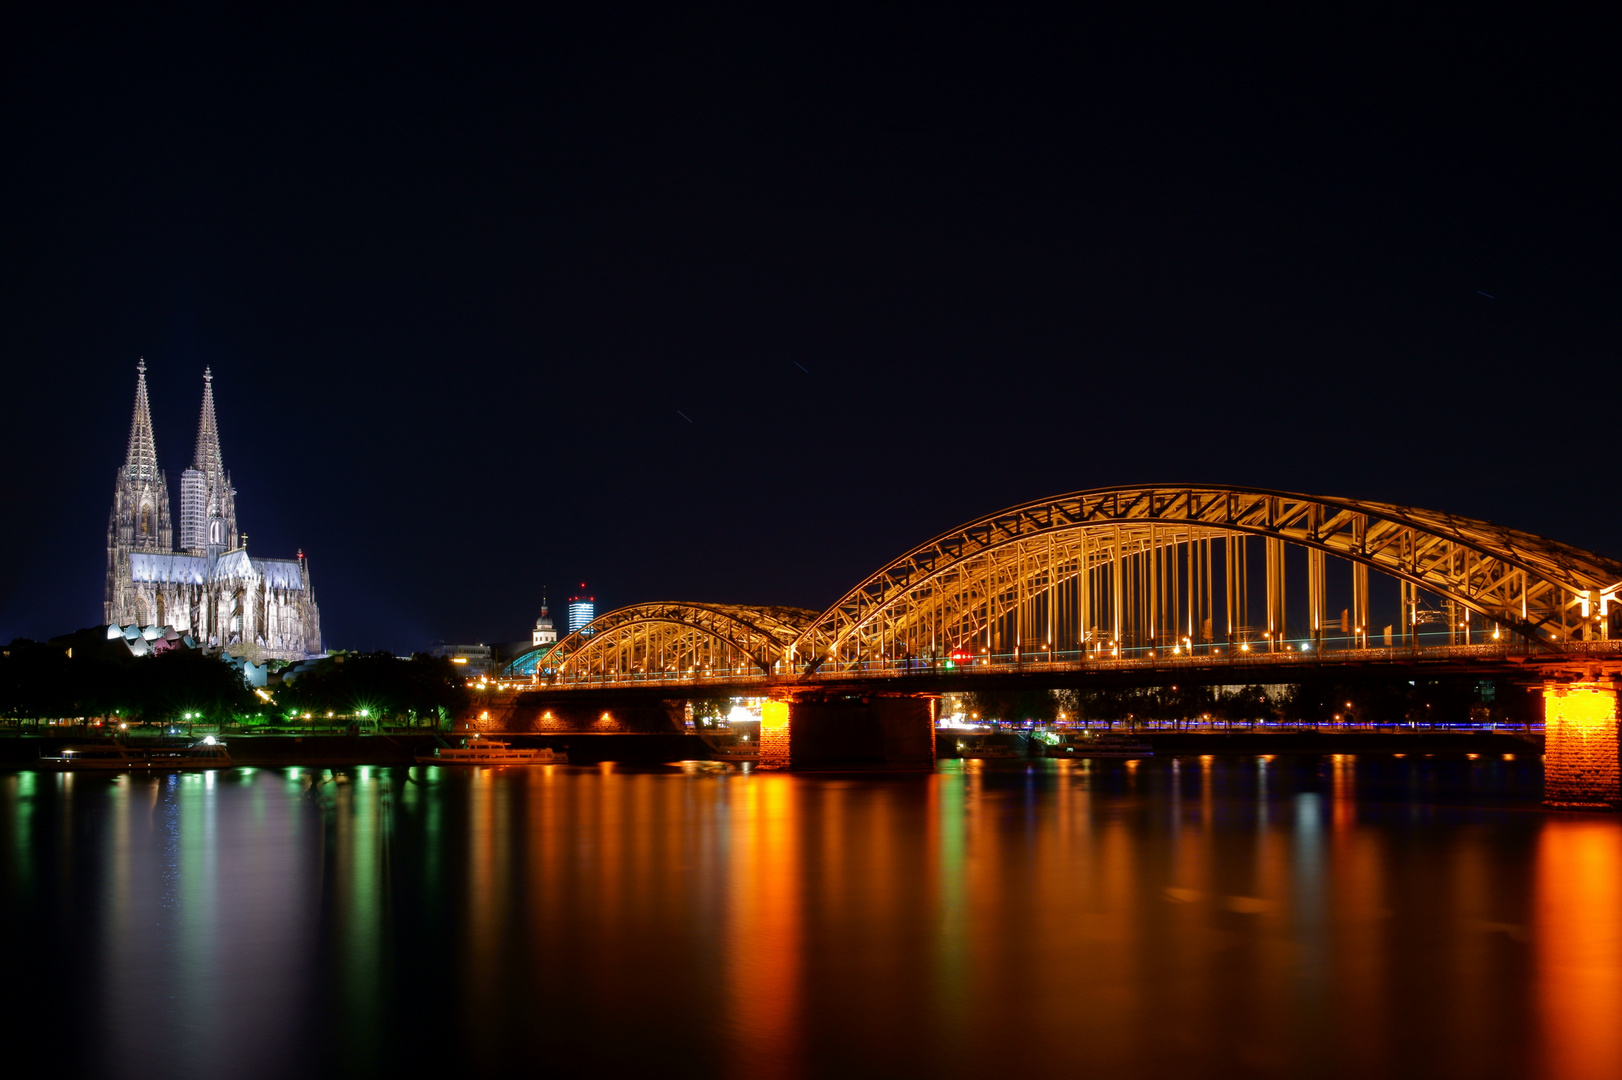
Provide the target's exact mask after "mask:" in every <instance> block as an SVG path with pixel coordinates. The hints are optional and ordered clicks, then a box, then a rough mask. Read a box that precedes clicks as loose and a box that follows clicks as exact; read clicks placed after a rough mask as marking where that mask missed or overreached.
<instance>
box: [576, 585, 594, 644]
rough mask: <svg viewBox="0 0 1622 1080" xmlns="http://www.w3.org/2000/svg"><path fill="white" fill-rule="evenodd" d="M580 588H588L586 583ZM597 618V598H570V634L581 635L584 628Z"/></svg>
mask: <svg viewBox="0 0 1622 1080" xmlns="http://www.w3.org/2000/svg"><path fill="white" fill-rule="evenodd" d="M580 587H581V588H582V589H584V588H585V587H586V583H585V582H583V581H582V582H581V583H580ZM596 617H597V598H596V597H595V596H571V597H569V633H571V634H575V633H579V632H580V630H581V628H582V627H586V626H590V625H591V620H593V619H595V618H596Z"/></svg>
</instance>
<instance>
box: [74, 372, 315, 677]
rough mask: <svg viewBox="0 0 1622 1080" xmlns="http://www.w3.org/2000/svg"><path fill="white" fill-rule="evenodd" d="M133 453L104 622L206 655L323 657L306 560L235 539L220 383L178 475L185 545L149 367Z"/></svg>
mask: <svg viewBox="0 0 1622 1080" xmlns="http://www.w3.org/2000/svg"><path fill="white" fill-rule="evenodd" d="M135 370H136V381H135V419H134V420H133V421H132V422H131V424H130V442H129V452H128V453H127V454H126V455H125V459H124V467H123V468H122V469H120V470H118V479H117V481H116V482H115V485H114V488H113V512H112V516H111V517H110V518H109V520H108V522H107V605H106V621H107V622H108V623H109V624H117V625H119V626H131V625H133V626H139V627H149V626H163V627H172V628H173V629H174V630H176V631H178V632H180V633H183V634H187V635H189V636H191V637H192V638H193V639H194V640H195V641H196V642H197V643H198V644H199V645H207V646H212V647H216V648H222V649H225V650H227V651H229V652H231V653H233V654H237V655H250V656H252V657H253V658H254V659H256V660H259V659H283V660H302V659H304V658H305V657H306V656H313V655H316V654H318V653H320V652H321V613H320V610H319V609H318V608H317V607H316V606H315V596H314V594H313V593H312V592H311V590H310V570H309V566H308V564H307V563H306V561H305V558H304V553H303V552H302V551H301V552H299V553H298V555H297V556H296V557H294V558H291V559H263V558H258V557H256V556H250V555H249V554H248V537H247V534H245V533H244V534H240V535H239V534H238V532H237V511H236V498H235V497H236V491H235V490H234V489H233V488H232V487H231V474H230V473H228V472H226V471H225V463H224V461H223V459H222V458H221V456H220V433H219V429H218V427H217V426H216V425H215V421H214V383H213V374H212V372H210V371H204V372H203V415H202V419H201V420H200V421H199V422H198V425H197V452H196V454H195V455H194V456H193V458H192V463H191V468H189V469H187V470H186V471H185V472H183V473H181V474H180V545H179V549H178V550H177V549H176V548H175V545H174V520H173V518H172V516H171V515H170V513H169V482H168V480H167V479H166V478H165V476H164V474H163V471H162V470H161V469H159V468H158V452H157V446H156V443H155V442H154V440H153V436H152V413H151V410H150V409H149V408H148V406H147V397H146V361H144V360H143V361H141V363H139V364H137V365H136V368H135Z"/></svg>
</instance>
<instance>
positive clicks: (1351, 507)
mask: <svg viewBox="0 0 1622 1080" xmlns="http://www.w3.org/2000/svg"><path fill="white" fill-rule="evenodd" d="M1254 539H1259V540H1260V547H1261V549H1262V550H1261V552H1260V555H1261V558H1259V559H1258V560H1256V561H1257V562H1259V563H1260V566H1259V567H1258V569H1260V570H1261V573H1262V576H1263V578H1264V581H1263V594H1264V599H1263V604H1262V607H1261V609H1260V610H1259V611H1257V612H1256V613H1255V615H1256V616H1259V617H1258V618H1255V619H1253V616H1252V612H1251V610H1250V608H1251V593H1250V581H1249V579H1250V575H1251V572H1252V570H1251V564H1252V558H1251V550H1252V547H1251V543H1252V541H1253V540H1254ZM1289 547H1300V548H1305V549H1306V560H1305V561H1306V564H1307V579H1308V580H1307V599H1308V607H1309V615H1308V622H1309V626H1308V627H1307V631H1308V634H1309V635H1313V636H1317V635H1321V634H1323V633H1324V631H1325V629H1326V624H1327V623H1328V621H1329V613H1328V612H1327V611H1326V610H1325V607H1326V597H1327V587H1326V575H1327V573H1328V561H1327V559H1326V556H1328V555H1335V556H1338V557H1340V558H1342V559H1345V560H1347V561H1348V562H1349V563H1350V564H1351V567H1350V570H1351V585H1352V605H1351V609H1350V610H1349V619H1348V622H1349V625H1348V626H1347V627H1346V632H1347V635H1348V636H1349V637H1351V638H1353V639H1354V640H1355V641H1356V642H1357V643H1359V644H1361V645H1364V646H1367V645H1368V644H1369V641H1368V637H1369V632H1370V628H1369V626H1368V570H1369V569H1371V568H1372V569H1376V570H1379V571H1381V572H1382V573H1384V574H1387V575H1389V576H1391V577H1394V578H1396V579H1397V580H1398V582H1400V586H1401V600H1402V605H1403V609H1402V610H1403V618H1402V626H1401V627H1400V628H1399V629H1398V633H1399V634H1400V635H1402V637H1403V639H1404V641H1406V642H1408V643H1410V644H1411V643H1413V641H1414V638H1413V634H1414V633H1415V630H1414V628H1415V627H1416V626H1417V625H1418V624H1419V623H1421V622H1425V621H1428V620H1431V619H1436V620H1437V621H1441V620H1442V619H1445V621H1447V623H1448V626H1449V631H1450V642H1454V643H1462V644H1468V643H1469V641H1470V638H1471V635H1472V634H1473V633H1481V634H1486V633H1489V632H1493V633H1502V632H1506V631H1507V632H1510V633H1514V634H1518V635H1521V636H1522V637H1525V638H1527V639H1530V640H1536V641H1539V642H1557V643H1560V642H1570V641H1578V640H1585V639H1595V638H1604V637H1608V636H1609V634H1610V625H1609V624H1610V619H1609V617H1608V616H1609V612H1610V609H1611V608H1612V607H1613V606H1614V605H1615V604H1616V603H1618V602H1622V598H1619V596H1618V593H1619V590H1622V563H1618V562H1615V561H1613V560H1611V559H1607V558H1604V557H1602V556H1599V555H1596V554H1594V553H1592V552H1588V551H1583V550H1581V549H1579V548H1575V547H1572V546H1570V545H1568V544H1562V543H1559V542H1558V541H1554V540H1548V539H1545V538H1543V537H1539V536H1534V535H1532V534H1530V533H1524V532H1520V531H1518V530H1514V529H1507V528H1504V527H1502V526H1499V525H1493V524H1490V523H1488V522H1483V521H1474V520H1471V519H1469V518H1462V517H1457V516H1454V515H1451V514H1443V513H1438V512H1436V511H1430V510H1421V509H1416V508H1413V507H1405V506H1396V505H1392V504H1387V503H1376V502H1365V501H1361V500H1354V499H1338V498H1324V497H1318V496H1308V495H1296V494H1290V493H1288V492H1280V491H1268V490H1264V489H1257V488H1216V487H1115V488H1102V489H1098V490H1094V491H1084V492H1077V493H1074V494H1070V495H1063V496H1060V497H1058V498H1054V499H1044V500H1039V501H1036V502H1031V503H1026V504H1024V505H1022V506H1016V507H1012V508H1010V509H1008V510H1004V511H1001V512H999V513H997V514H992V515H990V516H988V517H985V518H981V519H980V520H978V521H974V522H970V523H969V524H967V525H964V526H962V527H960V528H958V529H954V530H952V531H951V532H948V533H945V534H943V535H941V536H938V537H936V538H935V539H933V540H931V541H929V542H928V543H926V544H922V545H920V546H919V547H917V548H914V549H913V550H912V551H910V552H908V553H907V554H905V555H903V556H902V557H901V558H899V559H897V560H895V561H894V562H892V563H890V564H888V565H887V566H885V567H884V568H882V569H881V570H879V571H878V572H877V573H875V574H873V575H871V576H869V577H868V578H867V579H866V580H865V581H863V582H861V583H860V584H859V585H857V586H856V587H855V588H854V589H852V590H851V591H850V592H848V593H846V594H845V596H844V597H842V598H841V599H840V600H839V602H838V603H836V604H834V605H833V606H832V607H831V608H829V609H828V610H827V611H826V612H824V613H823V614H822V615H821V616H820V617H819V618H818V619H817V620H816V621H815V622H814V623H813V624H811V625H810V626H809V627H807V628H806V629H805V631H804V632H803V633H802V634H801V635H800V637H799V638H798V639H797V640H796V641H795V642H794V645H793V647H792V650H791V654H792V657H793V658H794V660H795V661H796V663H797V665H799V666H802V667H803V668H804V669H806V670H815V669H817V668H818V667H821V666H822V665H823V664H825V663H828V662H829V661H830V660H831V661H833V662H834V663H835V664H836V666H843V665H845V664H853V663H864V662H868V661H872V660H889V661H893V660H895V659H896V658H899V657H904V656H917V657H929V656H936V657H939V656H944V655H946V654H948V653H949V652H951V651H954V650H963V649H967V650H968V651H969V652H971V653H976V654H978V653H982V652H985V653H992V654H1004V655H1006V654H1009V653H1012V654H1014V655H1015V656H1019V655H1021V654H1024V655H1027V656H1029V655H1031V654H1032V653H1038V652H1041V651H1044V650H1048V651H1051V650H1060V649H1062V650H1064V651H1067V652H1071V653H1075V652H1078V651H1079V652H1081V653H1082V654H1087V653H1097V654H1101V655H1105V656H1107V655H1110V654H1111V650H1115V649H1121V648H1126V647H1143V646H1145V645H1147V646H1149V647H1151V648H1153V647H1164V648H1167V649H1172V650H1177V649H1183V648H1192V647H1194V646H1195V645H1196V644H1197V643H1210V642H1227V643H1236V642H1239V641H1243V642H1245V647H1246V648H1249V647H1250V643H1251V642H1252V641H1254V642H1255V643H1256V644H1257V645H1258V647H1261V648H1263V649H1273V648H1282V647H1284V646H1283V639H1284V637H1285V633H1286V627H1285V624H1284V619H1285V582H1286V574H1285V563H1286V549H1287V548H1289ZM1218 581H1220V582H1221V601H1222V602H1221V604H1220V605H1219V604H1218V603H1217V589H1216V586H1217V582H1218ZM1421 591H1423V592H1425V593H1428V594H1431V595H1432V596H1434V597H1436V598H1438V600H1439V601H1440V602H1441V603H1442V604H1443V605H1444V606H1445V608H1446V611H1445V612H1443V613H1441V614H1440V615H1438V614H1437V613H1436V612H1433V611H1430V610H1428V609H1426V608H1425V607H1424V606H1423V602H1422V599H1421ZM1472 615H1473V616H1474V619H1472ZM1337 618H1338V617H1337ZM1387 644H1390V642H1387Z"/></svg>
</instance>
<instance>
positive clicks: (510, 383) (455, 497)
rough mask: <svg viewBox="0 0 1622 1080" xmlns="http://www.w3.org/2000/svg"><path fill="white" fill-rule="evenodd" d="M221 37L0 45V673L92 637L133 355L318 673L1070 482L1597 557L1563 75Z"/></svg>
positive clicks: (352, 24)
mask: <svg viewBox="0 0 1622 1080" xmlns="http://www.w3.org/2000/svg"><path fill="white" fill-rule="evenodd" d="M561 7H562V5H540V6H539V7H538V10H542V11H546V12H548V13H550V12H554V11H557V10H559V9H560V8H561ZM1077 7H1078V8H1079V6H1077ZM263 10H264V21H262V22H253V21H248V20H244V19H240V18H238V17H235V16H226V15H224V14H223V13H222V12H223V9H210V10H208V11H206V12H203V13H193V14H185V15H176V16H174V17H173V18H172V19H169V20H168V21H165V18H159V17H158V16H156V15H155V14H153V13H152V12H149V11H145V10H139V9H136V8H124V9H121V10H118V11H116V12H111V13H102V14H100V15H92V14H91V13H89V12H88V11H78V10H75V11H72V12H67V13H65V14H60V15H59V16H58V17H60V18H62V19H64V20H68V21H63V22H58V23H52V24H49V25H47V24H43V23H35V24H21V23H16V22H13V23H12V24H11V25H10V28H9V30H8V33H7V34H6V35H5V37H6V39H7V40H6V42H5V44H4V45H3V46H0V48H3V49H4V57H5V67H6V72H5V76H4V78H5V79H6V84H7V89H6V95H5V107H4V126H5V130H4V139H5V142H4V145H5V147H6V151H5V154H4V160H5V168H4V169H3V170H0V198H3V207H0V215H3V221H4V237H5V241H4V242H5V252H6V258H5V259H4V262H3V266H4V273H5V280H4V283H3V284H4V299H3V301H0V318H3V322H0V349H3V352H0V356H3V364H4V369H3V370H4V384H3V385H4V392H3V397H0V401H3V403H4V404H3V410H0V440H3V442H0V449H3V451H4V453H5V464H4V468H3V470H0V474H3V476H4V479H3V481H0V484H3V487H0V497H3V499H4V506H5V508H6V511H7V513H6V524H5V527H4V528H3V529H0V640H9V639H10V638H12V637H14V636H18V635H25V636H32V637H46V636H50V635H52V634H57V633H62V632H65V631H68V630H72V629H74V628H77V627H81V626H88V625H94V624H95V623H97V622H99V621H100V619H101V603H102V594H103V586H104V575H105V569H106V550H105V537H106V527H107V514H108V509H109V507H110V505H111V499H112V493H113V479H114V473H115V471H116V470H117V468H118V467H119V466H120V464H121V463H122V460H123V455H124V450H125V442H126V439H127V436H128V431H129V421H130V408H131V403H132V399H133V395H134V389H135V363H136V360H137V358H139V357H143V356H144V357H145V358H146V362H147V365H148V367H149V373H148V380H149V385H150V389H151V394H152V401H153V410H154V421H155V424H156V430H157V438H158V453H159V463H160V465H161V466H162V467H163V468H164V470H165V471H166V472H167V474H168V478H169V484H170V499H171V507H172V508H173V509H174V510H176V511H178V507H179V491H178V485H179V475H180V472H181V470H182V469H184V468H186V466H187V465H188V464H189V463H190V460H191V455H192V448H193V442H194V440H195V437H196V430H197V414H198V406H199V401H200V398H201V393H202V379H201V375H202V371H203V368H204V367H205V366H212V368H213V371H214V375H215V379H214V387H215V392H216V397H217V401H218V407H219V422H220V431H221V438H222V444H223V448H224V454H225V462H226V466H227V467H228V468H229V469H230V471H231V473H232V477H233V480H234V483H235V486H236V488H237V503H236V505H237V514H238V521H239V524H240V526H241V528H242V530H243V531H245V532H246V533H248V534H249V535H250V537H251V549H252V550H253V551H254V552H255V553H257V554H264V555H291V554H292V553H293V552H294V551H295V550H296V549H299V548H303V550H304V551H305V552H306V553H308V555H309V557H310V559H311V569H312V575H313V581H314V585H315V590H316V596H317V599H318V600H319V601H320V604H321V611H322V624H323V631H324V635H325V639H326V644H327V645H328V646H329V647H342V648H359V649H371V648H387V649H392V650H396V651H401V652H403V651H409V650H412V649H418V648H424V647H427V646H428V645H430V644H432V643H433V642H434V641H436V640H447V641H505V640H511V639H515V638H521V637H525V636H527V633H528V628H529V626H530V625H531V624H532V623H533V620H534V618H535V616H536V615H537V614H538V610H539V607H540V603H541V595H542V590H543V588H548V589H549V590H550V594H551V599H552V602H553V607H554V610H556V609H557V608H560V607H561V606H562V601H563V599H564V598H565V597H566V596H567V595H568V594H569V593H570V592H571V591H572V589H573V588H574V587H575V586H577V585H578V583H579V582H581V581H585V582H588V583H589V590H590V591H591V592H592V593H594V594H595V596H596V597H597V600H598V603H599V610H602V609H603V608H604V607H613V606H617V605H620V604H624V603H631V602H635V601H640V600H663V599H699V600H713V601H721V602H759V603H780V604H794V605H800V606H805V607H814V608H821V607H824V606H826V605H827V604H829V603H830V602H832V601H833V600H835V599H836V598H837V597H838V596H839V595H840V594H841V593H842V592H843V591H844V590H845V589H846V588H848V587H849V586H851V585H853V584H855V583H856V581H857V580H859V579H860V578H861V577H862V576H863V575H865V574H867V573H868V572H870V571H872V570H874V569H876V568H877V567H878V566H880V565H881V564H883V563H884V562H886V561H887V560H889V559H890V558H892V557H894V556H896V555H899V554H900V553H902V552H903V551H905V550H906V549H907V548H909V547H911V546H912V545H914V544H916V543H919V542H921V541H923V540H926V539H928V538H929V537H930V536H932V535H934V534H936V533H938V532H940V531H942V530H944V529H947V528H950V527H952V526H954V525H956V524H959V523H960V522H963V521H965V520H968V519H970V518H974V517H977V516H980V515H982V514H985V513H988V512H991V511H994V510H996V509H998V508H1000V507H1003V506H1007V505H1010V504H1013V503H1016V502H1020V501H1023V500H1026V499H1030V498H1035V497H1039V496H1043V495H1049V494H1057V493H1060V492H1065V491H1073V490H1078V489H1084V488H1089V487H1097V486H1103V485H1109V484H1117V483H1137V482H1172V481H1197V482H1204V483H1230V484H1239V485H1257V486H1264V487H1274V488H1281V489H1285V490H1293V491H1303V492H1311V493H1319V494H1338V495H1349V496H1357V497H1363V498H1371V499H1381V500H1386V501H1392V502H1401V503H1411V504H1415V505H1421V506H1427V507H1433V508H1436V509H1443V510H1450V511H1453V512H1456V513H1461V514H1467V515H1471V516H1475V517H1482V518H1487V519H1490V520H1494V521H1500V522H1502V523H1504V524H1508V525H1513V526H1517V527H1520V528H1524V529H1528V530H1531V531H1533V532H1539V533H1543V534H1546V535H1549V536H1553V537H1556V538H1558V539H1562V540H1566V541H1569V542H1571V543H1575V544H1578V545H1580V546H1584V547H1588V548H1592V549H1595V550H1598V551H1601V552H1603V553H1606V554H1608V555H1610V556H1612V557H1618V556H1622V508H1619V504H1618V498H1617V488H1618V485H1617V478H1618V475H1619V473H1618V460H1619V459H1618V455H1617V443H1616V431H1617V416H1618V406H1619V404H1622V401H1619V398H1618V395H1617V386H1618V382H1619V380H1618V377H1617V373H1618V371H1619V370H1622V363H1619V358H1618V330H1619V325H1618V322H1619V320H1618V296H1619V285H1622V281H1619V277H1622V272H1619V264H1618V250H1619V245H1618V242H1617V241H1618V228H1617V226H1618V211H1617V206H1618V196H1617V193H1618V190H1622V186H1619V183H1618V178H1617V169H1616V165H1617V159H1618V154H1617V150H1616V146H1617V131H1618V130H1619V124H1618V120H1619V117H1618V110H1617V108H1616V83H1615V70H1616V69H1615V63H1614V58H1613V57H1611V56H1609V55H1607V54H1606V53H1605V52H1604V51H1603V49H1604V46H1605V41H1606V38H1607V35H1605V34H1601V33H1600V31H1599V28H1598V27H1584V26H1582V25H1580V24H1576V23H1565V24H1562V25H1559V26H1553V25H1551V26H1547V27H1544V26H1538V25H1535V24H1533V23H1530V22H1525V21H1523V22H1519V23H1515V24H1513V25H1511V24H1505V23H1503V22H1501V21H1498V16H1497V15H1493V14H1491V13H1488V12H1479V13H1477V14H1475V15H1468V16H1467V15H1464V14H1462V13H1461V15H1460V19H1461V21H1460V22H1459V23H1458V24H1448V25H1441V24H1438V25H1435V26H1425V25H1421V24H1419V23H1402V24H1396V23H1393V24H1389V25H1387V24H1380V23H1376V22H1361V23H1347V24H1344V25H1330V24H1327V23H1312V24H1307V23H1301V24H1295V25H1291V24H1285V23H1276V22H1270V23H1267V24H1261V25H1256V26H1243V25H1238V24H1235V23H1233V22H1231V21H1230V19H1231V15H1230V14H1229V13H1226V12H1222V11H1220V10H1219V9H1215V8H1213V9H1211V10H1212V14H1211V17H1212V18H1214V19H1219V20H1221V21H1219V22H1213V23H1209V24H1205V23H1194V22H1186V21H1182V20H1180V19H1178V18H1177V17H1175V16H1173V15H1170V14H1165V15H1161V16H1157V17H1155V18H1154V19H1153V21H1152V22H1151V23H1149V24H1147V25H1136V26H1129V25H1124V24H1122V25H1116V24H1111V23H1108V22H1105V21H1101V20H1095V19H1093V18H1092V17H1091V16H1088V17H1086V18H1083V19H1078V20H1077V21H1073V22H1068V23H1059V22H1046V21H1044V19H1045V17H1042V18H1038V17H1034V16H1032V17H1027V16H1022V15H1019V14H1015V13H1014V10H1015V9H1013V8H1012V7H1008V6H1004V7H1001V8H999V9H998V13H997V14H995V15H981V16H962V17H958V16H951V17H948V16H946V15H943V14H942V13H941V12H940V11H938V10H935V9H932V8H930V7H918V8H912V9H908V12H907V13H906V14H904V15H897V16H895V17H893V18H886V19H884V20H878V19H874V18H873V17H871V16H856V17H848V16H845V15H841V14H838V13H836V12H833V11H832V9H827V8H824V9H820V11H819V13H816V14H804V15H800V14H792V13H787V10H786V9H785V8H784V7H783V6H782V5H775V4H761V5H754V6H753V8H751V7H749V6H741V5H740V6H735V7H725V8H704V9H698V8H695V7H692V6H688V5H673V6H671V8H670V9H669V10H667V11H665V12H663V13H662V14H657V15H652V16H649V15H647V14H645V13H636V12H632V11H630V10H629V9H625V10H623V11H621V12H620V13H619V14H614V13H612V12H613V11H614V10H616V9H610V8H609V7H606V6H604V5H578V10H579V11H580V12H582V13H583V14H582V17H580V18H570V17H559V18H556V19H554V18H552V17H551V16H550V15H547V16H546V17H539V16H537V17H533V18H532V19H530V20H528V21H507V20H505V19H492V20H491V21H487V22H477V21H473V19H474V17H473V16H470V15H469V14H467V13H466V12H464V11H460V10H457V11H450V10H445V11H440V12H437V13H432V12H416V13H408V12H406V11H405V9H403V8H391V9H380V10H379V11H377V12H375V13H373V14H370V15H366V16H356V17H354V18H353V20H352V21H333V20H332V18H331V17H330V16H327V15H321V16H317V17H314V18H312V19H311V20H310V21H302V22H301V21H297V20H296V17H295V16H293V15H291V14H290V13H289V12H288V11H287V10H286V9H284V8H282V7H269V8H265V9H263ZM46 17H49V16H46ZM228 20H234V21H228Z"/></svg>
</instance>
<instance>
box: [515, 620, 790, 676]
mask: <svg viewBox="0 0 1622 1080" xmlns="http://www.w3.org/2000/svg"><path fill="white" fill-rule="evenodd" d="M818 614H819V613H818V612H815V611H811V610H809V609H807V608H793V607H761V606H748V605H742V604H688V603H654V604H632V605H630V606H629V607H622V608H617V609H615V610H614V611H610V612H606V613H605V614H603V615H602V616H601V617H599V618H597V619H595V620H593V622H592V623H591V625H590V626H588V627H583V628H582V629H581V630H580V631H577V632H576V633H573V634H570V635H569V636H568V637H566V638H564V639H563V640H561V641H559V642H558V643H557V644H556V645H555V646H553V647H552V648H551V650H550V651H549V652H547V653H546V654H545V657H544V659H543V660H542V661H541V664H542V665H543V666H544V668H545V669H546V670H547V671H548V672H549V673H550V674H551V675H554V676H556V675H566V676H569V677H571V678H575V679H580V678H586V679H589V678H592V677H594V676H610V675H623V676H643V677H652V678H662V677H668V678H672V679H682V678H684V679H688V680H691V679H695V678H704V677H706V676H709V675H723V674H738V673H747V674H768V673H771V672H772V671H774V670H775V669H777V668H779V667H780V665H781V662H782V659H783V656H784V654H785V652H786V651H787V650H788V648H789V647H790V646H792V645H793V643H794V640H795V639H796V638H797V637H799V635H800V634H801V632H802V631H804V630H805V628H806V627H807V626H809V625H810V624H811V623H812V622H813V621H815V620H816V618H817V616H818ZM526 655H528V654H526ZM520 659H522V658H520ZM515 664H516V661H515Z"/></svg>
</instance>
